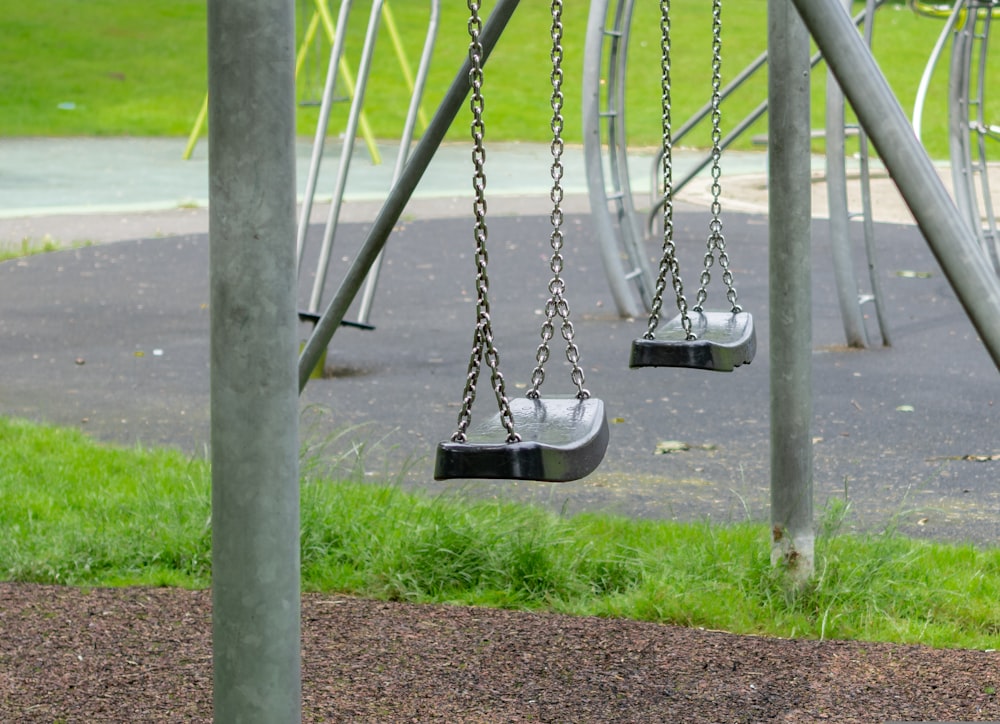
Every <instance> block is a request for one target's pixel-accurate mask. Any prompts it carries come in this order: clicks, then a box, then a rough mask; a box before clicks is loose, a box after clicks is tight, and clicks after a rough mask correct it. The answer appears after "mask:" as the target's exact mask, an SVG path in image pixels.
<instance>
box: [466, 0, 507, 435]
mask: <svg viewBox="0 0 1000 724" xmlns="http://www.w3.org/2000/svg"><path fill="white" fill-rule="evenodd" d="M468 7H469V39H470V42H469V61H470V63H471V69H470V71H469V85H470V86H471V88H472V100H471V101H470V106H471V108H472V127H471V131H472V142H473V149H472V164H473V167H474V172H473V176H472V187H473V189H474V191H475V193H476V198H475V201H474V202H473V212H474V214H475V218H476V223H475V226H474V227H473V236H474V237H475V240H476V254H475V263H476V328H475V332H474V334H473V339H472V354H471V355H470V357H469V368H468V372H467V374H466V377H465V391H464V392H463V394H462V408H461V410H460V411H459V413H458V429H457V430H456V431H455V434H453V435H452V436H451V439H452V441H453V442H466V440H467V432H468V429H469V424H470V422H471V421H472V403H473V402H474V401H475V399H476V387H477V385H478V382H479V374H480V372H481V370H482V363H483V360H485V361H486V365H487V367H489V368H490V382H491V383H492V387H493V393H494V395H495V396H496V400H497V406H498V407H499V410H500V422H501V424H502V425H503V426H504V429H505V430H506V431H507V442H509V443H511V442H518V441H519V440H520V439H521V437H520V436H519V435H518V434H517V433H516V432H515V431H514V415H513V413H512V412H511V410H510V401H509V400H508V399H507V394H506V391H505V385H504V379H503V375H502V374H500V353H499V352H498V351H497V348H496V345H495V344H494V341H493V322H492V320H491V318H490V300H489V288H490V280H489V275H488V273H487V266H488V263H489V254H488V253H487V249H486V241H487V238H488V236H489V232H488V229H487V226H486V171H485V164H486V148H485V146H484V145H483V139H484V137H485V135H486V126H485V124H484V123H483V108H484V102H483V93H482V90H483V45H482V42H481V41H480V35H481V34H482V31H483V23H482V19H481V18H480V16H479V7H480V3H479V2H476V0H469V2H468Z"/></svg>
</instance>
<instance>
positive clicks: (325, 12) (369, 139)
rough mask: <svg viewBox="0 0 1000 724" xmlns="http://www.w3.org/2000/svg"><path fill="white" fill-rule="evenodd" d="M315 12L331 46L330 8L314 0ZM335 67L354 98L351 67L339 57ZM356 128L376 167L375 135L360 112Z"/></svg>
mask: <svg viewBox="0 0 1000 724" xmlns="http://www.w3.org/2000/svg"><path fill="white" fill-rule="evenodd" d="M316 10H317V12H318V13H319V16H320V18H321V19H322V20H323V28H324V29H325V30H326V36H327V38H328V39H329V41H330V44H331V45H332V44H333V42H334V38H335V37H336V35H337V27H336V23H334V22H333V16H332V15H330V8H328V7H327V5H326V0H316ZM337 67H338V68H339V70H340V76H341V78H343V80H344V86H345V87H346V89H347V95H348V96H349V97H350V98H353V97H354V73H353V71H351V66H350V65H349V64H348V62H347V60H346V59H345V58H344V57H343V56H341V58H340V63H338V65H337ZM358 127H359V128H360V129H361V137H362V138H364V139H365V146H367V147H368V154H369V155H370V156H371V159H372V165H374V166H378V165H379V164H380V163H382V154H381V153H379V150H378V146H376V145H375V134H373V133H372V129H371V126H370V125H369V123H368V118H367V116H365V112H364V111H361V114H360V115H359V116H358Z"/></svg>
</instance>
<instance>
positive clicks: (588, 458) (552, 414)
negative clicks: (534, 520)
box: [434, 397, 608, 483]
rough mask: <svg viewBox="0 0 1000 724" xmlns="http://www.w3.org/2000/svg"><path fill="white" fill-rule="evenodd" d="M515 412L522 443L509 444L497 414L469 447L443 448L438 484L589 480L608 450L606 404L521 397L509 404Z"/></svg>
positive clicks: (474, 433) (476, 431)
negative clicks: (472, 480) (479, 480)
mask: <svg viewBox="0 0 1000 724" xmlns="http://www.w3.org/2000/svg"><path fill="white" fill-rule="evenodd" d="M510 411H511V414H512V415H513V417H514V430H515V431H516V432H517V434H518V435H520V436H521V441H520V442H513V443H508V442H506V439H507V430H506V429H505V428H504V426H503V424H502V423H501V422H500V414H499V413H497V414H496V415H495V416H494V417H493V418H492V419H490V420H486V421H484V422H482V423H480V424H479V425H477V426H474V427H473V429H471V430H470V431H469V432H468V434H467V436H466V438H467V439H466V441H465V442H454V441H450V440H449V441H447V442H442V443H440V444H439V445H438V448H437V459H436V462H435V466H434V479H435V480H449V479H453V478H488V479H503V480H539V481H544V482H549V483H566V482H569V481H571V480H579V479H580V478H583V477H586V476H587V475H590V473H592V472H593V471H594V470H595V469H596V468H597V466H598V465H599V464H600V463H601V460H602V459H603V458H604V453H605V451H606V450H607V449H608V420H607V417H606V416H605V413H604V403H603V402H602V401H601V400H598V399H595V398H593V397H591V398H587V399H585V400H580V399H577V398H576V397H549V398H544V399H538V400H533V399H529V398H526V397H518V398H516V399H513V400H511V401H510ZM498 441H499V442H498Z"/></svg>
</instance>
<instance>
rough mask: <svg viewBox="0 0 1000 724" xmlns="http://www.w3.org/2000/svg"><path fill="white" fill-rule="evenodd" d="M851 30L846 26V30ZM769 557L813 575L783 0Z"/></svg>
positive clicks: (803, 168)
mask: <svg viewBox="0 0 1000 724" xmlns="http://www.w3.org/2000/svg"><path fill="white" fill-rule="evenodd" d="M852 32H854V31H853V29H852ZM767 47H768V53H769V56H768V57H769V61H768V66H769V72H768V97H769V99H770V103H769V109H770V123H769V125H768V153H769V174H770V181H769V186H768V188H769V194H768V196H769V212H770V217H771V223H770V238H769V248H770V252H769V255H770V264H769V266H770V272H769V273H770V327H771V335H770V336H771V339H770V355H771V360H770V364H771V524H772V528H771V530H772V540H771V560H772V562H773V563H775V564H781V565H784V566H785V567H786V568H787V570H788V572H789V574H790V575H792V577H793V578H794V579H796V580H799V581H804V580H805V579H806V578H808V577H809V576H811V575H812V571H813V544H814V538H815V533H814V529H813V471H812V463H813V457H812V436H811V431H810V425H811V423H812V289H811V281H810V266H811V264H810V257H811V241H810V221H811V215H812V214H811V208H810V204H811V198H810V183H809V175H810V160H809V144H810V139H809V137H810V133H809V34H808V32H806V28H805V26H804V25H803V24H802V21H801V20H800V18H799V16H798V13H797V12H796V11H795V8H794V7H793V5H792V4H791V1H790V0H768V41H767Z"/></svg>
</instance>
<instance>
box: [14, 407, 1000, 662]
mask: <svg viewBox="0 0 1000 724" xmlns="http://www.w3.org/2000/svg"><path fill="white" fill-rule="evenodd" d="M350 437H351V435H349V434H345V435H344V436H343V439H342V440H339V441H337V443H338V446H339V447H341V448H344V449H345V452H343V453H340V454H339V455H337V454H336V453H335V452H330V451H328V452H327V454H326V455H325V457H324V459H323V460H319V459H318V458H316V457H315V451H314V452H308V453H306V454H307V460H308V461H309V463H310V464H309V465H306V466H304V467H305V468H306V469H307V472H309V475H310V477H307V479H306V481H305V482H303V484H302V532H301V541H302V565H303V568H302V574H303V587H304V588H305V589H306V590H310V591H330V592H333V591H335V592H345V593H353V594H357V595H362V596H368V597H378V598H384V599H393V600H407V601H416V602H450V603H459V604H467V605H485V606H502V607H510V608H516V609H532V610H544V611H560V612H566V613H571V614H581V615H582V614H592V615H599V616H615V617H629V618H635V619H641V620H649V621H660V622H668V623H675V624H681V625H685V626H703V627H706V628H712V629H724V630H728V631H733V632H737V633H754V634H767V635H776V636H796V637H814V638H850V639H861V640H873V641H894V642H906V643H917V642H919V643H924V644H929V645H933V646H947V647H968V648H997V647H998V644H1000V610H998V608H997V606H996V601H997V598H998V596H1000V550H997V549H989V550H980V549H976V548H974V547H972V546H967V545H945V544H938V543H928V542H918V541H913V540H909V539H906V538H903V537H901V536H897V535H894V534H893V533H892V532H891V531H890V532H884V533H879V534H871V535H840V534H837V532H836V531H837V530H838V529H839V524H840V523H841V522H842V519H843V517H844V515H845V512H846V511H845V509H844V507H843V506H839V507H838V506H835V507H833V508H831V509H830V510H829V511H828V512H827V515H826V516H825V518H824V520H823V521H822V522H823V530H824V531H825V533H826V534H825V535H823V536H821V537H820V539H819V540H818V542H817V557H816V560H817V565H816V568H817V575H816V577H815V579H814V580H813V581H812V582H811V583H810V584H809V585H808V586H807V587H805V588H804V589H801V590H800V589H796V588H794V587H792V586H790V585H788V583H787V581H786V580H785V578H784V577H783V576H782V575H781V574H780V573H779V571H778V570H776V569H775V568H773V567H772V566H771V564H770V561H769V537H768V531H767V529H766V527H765V526H763V525H760V524H751V523H747V524H742V525H733V526H719V525H710V524H708V523H693V524H677V523H663V522H656V521H638V520H629V519H625V518H618V517H610V516H604V515H592V514H588V515H577V516H573V517H566V516H560V515H558V514H556V513H552V512H548V511H546V510H542V509H540V508H534V507H529V506H524V505H518V504H509V503H503V502H481V501H473V500H465V499H462V498H461V497H459V496H440V497H431V496H426V495H414V494H409V493H406V492H404V491H402V490H401V489H399V488H398V487H394V486H389V485H375V484H371V483H365V482H362V478H363V476H361V475H360V474H359V471H360V462H363V461H362V457H361V456H362V455H363V450H362V449H361V448H360V447H359V446H358V445H356V444H354V443H352V442H351V440H350ZM331 461H332V464H333V465H335V469H337V470H339V471H340V474H341V476H343V477H344V480H342V481H340V482H335V481H333V480H330V479H323V478H319V477H311V476H312V475H313V474H314V473H315V471H318V470H319V468H318V467H315V466H314V465H313V463H315V464H316V465H319V464H320V463H322V464H323V465H324V466H327V465H328V464H330V463H331ZM209 481H210V473H209V469H208V465H207V463H206V462H205V461H203V460H191V459H188V458H186V457H184V456H183V455H181V454H179V453H177V452H172V451H164V450H145V449H140V448H130V449H122V448H117V447H111V446H108V445H102V444H98V443H95V442H93V441H91V440H90V439H88V438H87V437H86V436H84V435H83V434H82V433H79V432H77V431H73V430H65V429H58V428H52V427H44V426H38V425H34V424H30V423H28V422H24V421H20V420H9V419H3V418H0V578H2V579H4V580H8V581H34V582H44V583H61V584H69V585H87V586H105V585H132V584H146V585H177V586H188V587H204V586H207V585H208V584H209V581H210V576H211V570H210V566H211V563H210V560H211V559H210V552H211V551H210V546H211V525H210V509H209V505H210V503H209V498H210V495H209V486H210V482H209Z"/></svg>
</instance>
